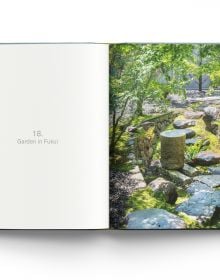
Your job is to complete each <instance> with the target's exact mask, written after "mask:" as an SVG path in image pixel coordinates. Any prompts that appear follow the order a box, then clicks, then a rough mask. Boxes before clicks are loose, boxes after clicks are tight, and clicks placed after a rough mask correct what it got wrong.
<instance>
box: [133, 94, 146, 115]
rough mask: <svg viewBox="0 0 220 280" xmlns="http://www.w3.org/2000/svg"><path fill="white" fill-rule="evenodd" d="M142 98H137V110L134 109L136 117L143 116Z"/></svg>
mask: <svg viewBox="0 0 220 280" xmlns="http://www.w3.org/2000/svg"><path fill="white" fill-rule="evenodd" d="M143 103H144V101H143V98H141V97H139V98H138V101H137V108H136V113H135V114H136V115H137V116H143Z"/></svg>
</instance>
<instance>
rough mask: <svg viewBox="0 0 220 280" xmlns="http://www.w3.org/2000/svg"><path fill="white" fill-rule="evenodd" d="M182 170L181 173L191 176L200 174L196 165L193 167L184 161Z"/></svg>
mask: <svg viewBox="0 0 220 280" xmlns="http://www.w3.org/2000/svg"><path fill="white" fill-rule="evenodd" d="M180 171H181V173H183V174H185V175H186V176H189V177H194V176H197V175H199V170H197V169H196V168H195V167H192V166H190V165H188V164H186V163H184V166H183V168H182V169H181V170H180Z"/></svg>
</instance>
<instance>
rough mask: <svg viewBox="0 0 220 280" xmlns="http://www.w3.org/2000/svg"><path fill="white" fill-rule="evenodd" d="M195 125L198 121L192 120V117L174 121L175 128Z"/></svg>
mask: <svg viewBox="0 0 220 280" xmlns="http://www.w3.org/2000/svg"><path fill="white" fill-rule="evenodd" d="M195 125H196V121H195V120H191V119H185V120H175V121H174V122H173V127H174V128H187V127H191V126H195Z"/></svg>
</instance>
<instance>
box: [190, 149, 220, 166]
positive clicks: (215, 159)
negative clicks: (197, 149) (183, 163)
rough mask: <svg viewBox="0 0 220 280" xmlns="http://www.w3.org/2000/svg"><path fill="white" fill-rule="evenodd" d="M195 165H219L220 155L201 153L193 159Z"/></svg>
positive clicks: (208, 152) (210, 152) (209, 152)
mask: <svg viewBox="0 0 220 280" xmlns="http://www.w3.org/2000/svg"><path fill="white" fill-rule="evenodd" d="M193 163H194V164H198V165H203V166H208V165H213V164H217V163H220V154H218V153H214V152H212V151H205V152H201V153H198V155H197V156H196V157H195V158H194V159H193Z"/></svg>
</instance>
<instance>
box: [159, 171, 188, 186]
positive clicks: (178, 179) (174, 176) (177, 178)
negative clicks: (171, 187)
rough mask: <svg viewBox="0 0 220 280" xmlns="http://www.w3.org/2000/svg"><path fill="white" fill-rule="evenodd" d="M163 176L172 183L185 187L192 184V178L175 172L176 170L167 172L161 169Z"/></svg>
mask: <svg viewBox="0 0 220 280" xmlns="http://www.w3.org/2000/svg"><path fill="white" fill-rule="evenodd" d="M162 172H163V174H164V175H165V176H167V177H168V178H170V180H172V181H173V182H175V183H177V184H179V185H181V186H185V185H187V184H190V183H191V182H192V178H190V177H188V176H186V175H184V174H183V173H181V172H179V171H177V170H167V169H163V171H162Z"/></svg>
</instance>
